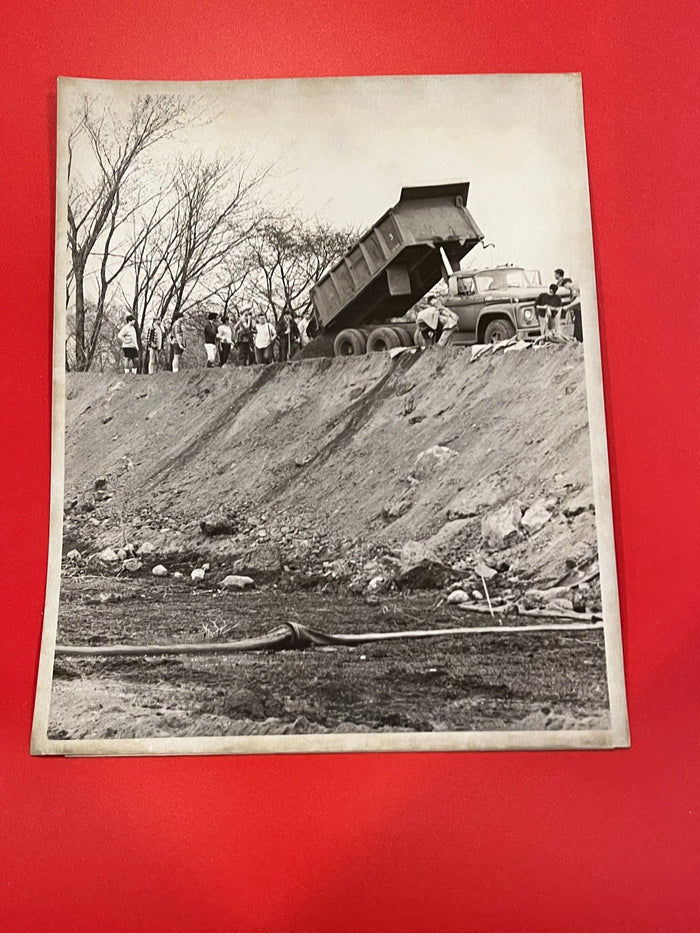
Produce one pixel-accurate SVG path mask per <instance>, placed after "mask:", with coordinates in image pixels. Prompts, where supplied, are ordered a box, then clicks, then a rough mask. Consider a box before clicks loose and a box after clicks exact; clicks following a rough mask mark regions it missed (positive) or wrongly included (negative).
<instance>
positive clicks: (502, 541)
mask: <svg viewBox="0 0 700 933" xmlns="http://www.w3.org/2000/svg"><path fill="white" fill-rule="evenodd" d="M522 517H523V513H522V512H521V511H520V507H519V506H518V505H517V504H516V503H514V502H511V503H510V504H509V505H504V506H502V507H501V508H500V509H497V510H496V511H495V512H490V513H489V514H488V515H485V516H484V518H483V519H482V521H481V536H482V537H483V539H484V543H485V544H486V545H487V546H488V547H491V548H495V549H496V550H503V548H507V547H509V546H510V545H511V544H514V543H515V542H516V541H517V540H518V538H519V537H520V532H519V530H518V528H519V525H520V520H521V518H522Z"/></svg>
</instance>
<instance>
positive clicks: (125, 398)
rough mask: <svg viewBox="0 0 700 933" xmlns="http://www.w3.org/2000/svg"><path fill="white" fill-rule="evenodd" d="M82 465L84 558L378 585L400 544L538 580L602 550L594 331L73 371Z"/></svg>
mask: <svg viewBox="0 0 700 933" xmlns="http://www.w3.org/2000/svg"><path fill="white" fill-rule="evenodd" d="M421 455H423V456H421ZM65 467H66V470H65V478H66V486H65V502H66V520H65V527H64V536H65V545H64V552H65V551H68V550H69V549H70V548H72V547H77V548H78V549H79V550H80V551H81V553H82V555H83V557H85V556H87V555H88V554H90V553H94V552H97V551H99V550H100V549H103V548H105V547H107V546H110V547H114V548H118V547H120V546H122V545H124V544H125V543H126V544H129V545H132V546H133V547H134V548H136V547H138V545H140V544H143V543H144V542H148V543H149V544H151V545H152V546H153V550H152V557H151V558H149V559H150V560H151V563H154V562H156V558H157V560H158V561H161V560H162V561H163V562H164V563H166V564H168V566H169V568H172V567H173V566H175V564H176V563H177V562H178V561H180V562H181V563H182V564H183V568H184V565H185V562H186V561H187V560H189V561H190V562H191V561H196V560H197V559H199V560H206V559H208V560H210V561H211V563H212V569H213V570H216V569H219V570H220V572H221V573H230V572H232V571H234V570H241V569H244V570H248V571H250V572H251V573H252V574H259V575H268V576H269V578H272V577H273V576H275V575H284V574H287V575H291V576H292V577H293V576H294V574H301V575H302V576H303V577H305V578H310V579H311V580H314V581H316V580H317V579H318V578H319V577H320V578H323V579H326V578H331V579H334V580H335V579H337V580H338V581H341V580H348V581H350V580H352V579H355V580H357V579H360V578H362V581H363V585H364V583H366V582H367V580H369V579H370V578H374V577H376V576H377V575H378V574H379V575H381V574H382V573H385V572H387V571H386V565H385V564H383V563H382V560H383V559H384V557H385V556H387V557H388V558H389V559H394V560H403V561H404V562H405V561H406V560H409V561H410V560H411V559H412V555H413V556H414V557H416V559H419V558H423V557H425V555H426V554H429V555H431V556H435V557H436V558H437V559H439V560H440V561H442V562H444V563H445V564H446V565H447V566H449V567H451V568H456V570H457V572H459V571H460V570H462V571H466V569H467V568H468V566H469V563H470V561H473V560H474V557H475V555H477V554H478V555H479V556H480V557H481V558H485V559H486V560H487V561H488V562H489V563H490V564H491V566H494V567H495V566H498V565H500V566H501V567H502V568H503V569H502V573H507V574H509V576H510V577H513V578H515V579H521V580H527V581H529V582H530V583H538V584H542V583H545V582H552V581H554V580H556V579H557V578H558V577H560V576H561V575H562V574H564V573H565V571H566V570H567V567H568V566H571V565H572V564H576V565H577V566H581V565H585V564H587V563H590V562H591V561H593V560H594V559H595V557H596V540H595V520H594V513H593V504H592V503H593V499H592V489H591V473H590V451H589V435H588V422H587V410H586V397H585V384H584V368H583V351H582V349H581V347H579V346H573V345H566V346H562V347H554V346H552V347H545V348H542V349H539V350H534V349H528V350H524V351H522V352H509V353H507V354H503V353H499V354H496V355H494V356H486V357H482V358H480V359H478V360H476V361H475V362H474V363H470V362H469V354H468V352H467V351H464V350H457V349H455V350H450V349H447V350H437V349H436V350H431V351H427V352H423V353H421V354H409V353H406V354H402V355H400V356H398V357H396V358H394V359H391V358H390V357H389V355H388V354H372V355H368V356H363V357H354V358H353V357H351V358H341V359H313V360H302V361H298V362H292V363H287V364H282V365H273V366H270V367H266V368H262V367H252V368H247V369H242V368H238V367H228V368H226V369H224V370H221V371H220V370H201V371H197V372H181V373H179V374H177V375H174V374H171V373H162V374H158V375H155V376H149V377H136V376H118V375H113V376H101V375H96V374H69V376H68V382H67V405H66V463H65ZM533 506H534V507H535V510H534V512H532V507H533ZM528 510H531V511H530V513H528ZM528 516H529V517H528ZM485 519H486V523H485ZM203 520H208V522H209V524H208V525H206V529H207V533H205V532H204V531H203V530H202V525H201V522H202V521H203ZM216 532H219V533H216ZM221 532H224V533H221ZM191 566H194V563H191ZM285 568H286V569H285ZM145 569H148V566H146V567H145ZM302 582H303V581H302Z"/></svg>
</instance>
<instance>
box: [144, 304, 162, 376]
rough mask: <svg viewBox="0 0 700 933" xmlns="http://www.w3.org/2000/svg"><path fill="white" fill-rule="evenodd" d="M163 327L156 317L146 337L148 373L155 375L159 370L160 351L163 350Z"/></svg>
mask: <svg viewBox="0 0 700 933" xmlns="http://www.w3.org/2000/svg"><path fill="white" fill-rule="evenodd" d="M163 341H164V336H163V325H162V324H161V322H160V318H157V317H154V318H153V321H152V322H151V326H150V327H149V328H148V336H147V337H146V346H147V347H148V372H149V375H153V373H154V372H156V371H157V369H158V361H159V359H160V351H161V350H162V349H163Z"/></svg>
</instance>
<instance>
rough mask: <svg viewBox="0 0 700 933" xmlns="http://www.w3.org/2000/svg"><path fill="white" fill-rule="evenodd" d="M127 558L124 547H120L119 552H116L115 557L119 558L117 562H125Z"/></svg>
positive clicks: (127, 553)
mask: <svg viewBox="0 0 700 933" xmlns="http://www.w3.org/2000/svg"><path fill="white" fill-rule="evenodd" d="M128 556H129V552H128V551H127V549H126V548H125V547H120V548H119V550H118V551H117V557H118V558H119V560H126V559H127V557H128Z"/></svg>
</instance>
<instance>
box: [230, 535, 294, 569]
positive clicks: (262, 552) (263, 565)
mask: <svg viewBox="0 0 700 933" xmlns="http://www.w3.org/2000/svg"><path fill="white" fill-rule="evenodd" d="M233 569H234V570H235V571H236V573H240V572H246V573H248V574H253V575H256V576H259V575H261V574H267V575H270V576H272V575H274V574H278V573H281V571H282V559H281V557H280V552H279V549H278V548H276V547H275V546H274V545H273V544H262V543H261V544H259V545H258V546H257V547H255V548H251V550H250V551H249V552H248V553H247V554H246V555H245V557H242V558H240V560H237V561H236V562H235V564H234V565H233Z"/></svg>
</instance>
